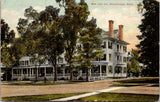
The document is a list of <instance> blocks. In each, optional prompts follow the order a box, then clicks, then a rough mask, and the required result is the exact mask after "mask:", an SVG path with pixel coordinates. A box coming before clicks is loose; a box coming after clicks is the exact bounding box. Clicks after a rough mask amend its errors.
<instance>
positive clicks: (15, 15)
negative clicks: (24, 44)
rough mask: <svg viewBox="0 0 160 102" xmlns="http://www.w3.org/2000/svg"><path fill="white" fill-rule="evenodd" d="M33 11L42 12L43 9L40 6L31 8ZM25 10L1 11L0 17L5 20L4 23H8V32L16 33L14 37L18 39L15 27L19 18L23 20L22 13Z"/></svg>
mask: <svg viewBox="0 0 160 102" xmlns="http://www.w3.org/2000/svg"><path fill="white" fill-rule="evenodd" d="M33 8H34V9H35V10H37V11H38V12H39V11H42V10H44V8H42V7H40V6H35V7H33ZM25 9H26V8H23V9H20V10H18V11H17V10H8V9H2V10H1V12H2V14H1V17H2V18H3V19H5V22H7V23H8V25H9V27H10V30H11V29H13V30H14V31H15V32H16V37H18V32H17V30H16V26H17V24H18V20H19V18H24V11H25Z"/></svg>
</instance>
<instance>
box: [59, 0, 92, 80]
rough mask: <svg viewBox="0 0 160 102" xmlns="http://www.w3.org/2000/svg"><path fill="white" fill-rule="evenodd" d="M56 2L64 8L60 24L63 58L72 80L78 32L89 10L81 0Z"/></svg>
mask: <svg viewBox="0 0 160 102" xmlns="http://www.w3.org/2000/svg"><path fill="white" fill-rule="evenodd" d="M57 2H58V3H59V4H60V6H61V7H63V8H61V9H65V14H64V16H63V24H62V28H63V34H64V40H65V44H64V45H65V59H66V61H67V62H68V64H69V70H70V80H72V70H73V62H74V57H75V49H76V43H77V39H78V33H79V32H80V31H81V29H82V28H83V27H84V24H85V23H86V20H87V19H88V15H89V11H88V6H87V4H86V3H85V2H84V1H83V0H81V1H80V2H79V3H76V2H75V0H57Z"/></svg>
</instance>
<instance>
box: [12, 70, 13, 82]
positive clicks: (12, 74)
mask: <svg viewBox="0 0 160 102" xmlns="http://www.w3.org/2000/svg"><path fill="white" fill-rule="evenodd" d="M12 80H13V68H12Z"/></svg>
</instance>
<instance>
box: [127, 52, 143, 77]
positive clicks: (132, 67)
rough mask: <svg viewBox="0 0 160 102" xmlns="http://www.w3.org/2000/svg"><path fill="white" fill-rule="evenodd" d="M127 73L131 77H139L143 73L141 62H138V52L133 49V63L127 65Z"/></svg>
mask: <svg viewBox="0 0 160 102" xmlns="http://www.w3.org/2000/svg"><path fill="white" fill-rule="evenodd" d="M127 67H128V68H127V70H128V71H127V73H128V74H129V75H131V74H132V75H133V76H139V73H140V72H141V69H140V67H139V62H138V51H137V50H134V49H132V51H131V61H130V62H129V63H127Z"/></svg>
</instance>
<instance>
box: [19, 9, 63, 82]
mask: <svg viewBox="0 0 160 102" xmlns="http://www.w3.org/2000/svg"><path fill="white" fill-rule="evenodd" d="M58 14H59V9H57V8H54V7H53V6H47V7H46V9H45V10H43V11H41V12H40V13H38V12H37V11H36V10H34V9H33V8H32V7H30V8H28V9H26V10H25V17H26V19H19V23H18V27H17V29H18V31H19V33H20V34H21V37H22V38H23V39H24V42H25V43H24V44H25V46H26V47H27V53H26V54H27V55H29V56H32V57H34V55H35V54H38V57H37V58H38V59H39V60H40V59H41V58H42V56H43V58H44V59H46V60H49V61H51V63H52V65H53V71H54V81H57V60H58V57H59V56H60V55H61V54H62V53H63V52H64V47H63V45H64V41H63V33H62V29H61V24H62V17H60V16H59V15H58ZM37 58H34V59H37ZM43 61H45V60H43Z"/></svg>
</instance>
